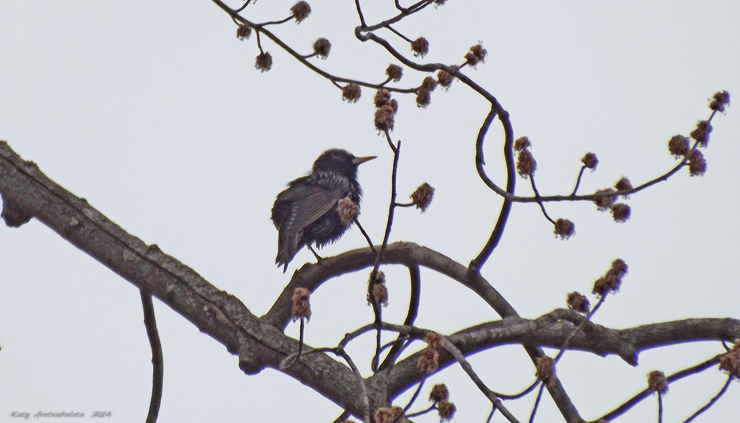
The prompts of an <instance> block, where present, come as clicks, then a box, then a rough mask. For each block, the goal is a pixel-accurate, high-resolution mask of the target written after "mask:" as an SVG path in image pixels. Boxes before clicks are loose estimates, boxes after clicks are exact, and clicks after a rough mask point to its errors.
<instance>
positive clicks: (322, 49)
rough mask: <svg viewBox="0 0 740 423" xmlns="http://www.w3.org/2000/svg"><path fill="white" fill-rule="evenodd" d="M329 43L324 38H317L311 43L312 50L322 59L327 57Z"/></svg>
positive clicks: (329, 48)
mask: <svg viewBox="0 0 740 423" xmlns="http://www.w3.org/2000/svg"><path fill="white" fill-rule="evenodd" d="M330 50H331V43H330V42H329V40H327V39H326V38H319V39H318V40H316V41H314V43H313V52H314V53H316V55H317V56H319V57H320V58H322V59H326V58H327V57H329V51H330Z"/></svg>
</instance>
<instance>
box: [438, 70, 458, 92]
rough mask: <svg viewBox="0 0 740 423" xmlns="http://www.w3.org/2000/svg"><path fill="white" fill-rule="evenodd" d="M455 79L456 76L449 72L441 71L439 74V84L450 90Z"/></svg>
mask: <svg viewBox="0 0 740 423" xmlns="http://www.w3.org/2000/svg"><path fill="white" fill-rule="evenodd" d="M454 79H455V75H453V74H451V73H449V72H447V71H443V70H441V71H439V72H437V82H439V85H441V86H443V87H445V88H449V87H450V85H452V81H453V80H454Z"/></svg>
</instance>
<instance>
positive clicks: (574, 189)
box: [570, 165, 586, 197]
mask: <svg viewBox="0 0 740 423" xmlns="http://www.w3.org/2000/svg"><path fill="white" fill-rule="evenodd" d="M585 170H586V165H583V166H581V171H580V172H578V178H577V179H576V186H575V187H574V188H573V192H572V193H571V194H570V196H571V197H574V196H575V195H576V192H578V186H579V185H580V184H581V177H582V176H583V171H585Z"/></svg>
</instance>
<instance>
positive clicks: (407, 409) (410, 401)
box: [396, 377, 427, 421]
mask: <svg viewBox="0 0 740 423" xmlns="http://www.w3.org/2000/svg"><path fill="white" fill-rule="evenodd" d="M426 380H427V378H426V377H422V378H421V380H420V381H419V386H417V387H416V391H414V395H412V396H411V399H410V400H409V403H408V404H406V407H403V413H401V415H400V416H398V419H401V418H402V417H403V415H404V414H406V412H407V411H409V408H411V405H413V404H414V402H415V401H416V399H417V398H418V397H419V393H420V392H421V388H422V387H423V386H424V381H426ZM398 419H397V420H396V421H399V420H398Z"/></svg>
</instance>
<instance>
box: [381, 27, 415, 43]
mask: <svg viewBox="0 0 740 423" xmlns="http://www.w3.org/2000/svg"><path fill="white" fill-rule="evenodd" d="M386 28H388V30H389V31H391V32H392V33H394V34H396V35H398V36H399V37H400V38H401V39H402V40H404V41H406V42H407V43H413V42H414V40H412V39H410V38H408V37H406V36H405V35H403V34H401V33H400V32H398V31H396V30H395V29H393V27H392V26H390V25H388V26H386Z"/></svg>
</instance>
